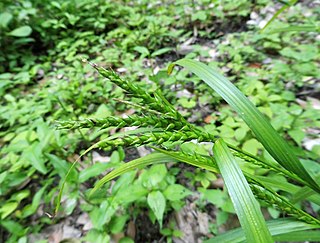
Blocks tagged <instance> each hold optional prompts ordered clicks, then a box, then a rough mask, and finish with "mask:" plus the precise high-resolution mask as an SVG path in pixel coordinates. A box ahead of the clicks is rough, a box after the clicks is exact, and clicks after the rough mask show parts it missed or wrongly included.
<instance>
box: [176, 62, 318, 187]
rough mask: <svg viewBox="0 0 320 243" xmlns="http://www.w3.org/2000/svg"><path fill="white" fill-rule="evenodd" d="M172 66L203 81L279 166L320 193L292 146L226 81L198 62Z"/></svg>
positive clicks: (180, 63) (179, 63)
mask: <svg viewBox="0 0 320 243" xmlns="http://www.w3.org/2000/svg"><path fill="white" fill-rule="evenodd" d="M175 64H178V65H181V66H183V67H185V68H187V69H189V70H190V71H191V72H193V73H194V74H196V75H197V76H198V77H200V78H201V79H202V80H203V81H205V82H206V83H207V84H208V85H209V86H210V87H211V88H212V89H213V90H215V91H216V92H217V93H218V94H219V95H220V96H221V97H222V98H223V99H224V100H225V101H226V102H227V103H228V104H229V105H230V106H231V107H232V108H233V109H234V110H235V111H236V112H237V113H238V114H239V116H240V117H241V118H242V119H243V120H244V121H245V122H246V123H247V125H248V126H249V127H250V129H251V130H252V131H253V133H254V134H255V135H256V137H257V139H258V140H259V141H260V142H261V143H262V145H263V146H264V147H265V148H266V150H267V151H268V152H269V153H270V154H271V155H272V157H273V158H274V159H275V160H276V161H277V162H278V163H279V164H281V165H282V166H283V167H284V168H286V169H287V170H289V171H290V172H292V173H295V174H296V175H297V176H299V177H300V178H302V179H304V181H305V184H307V185H309V186H310V187H312V188H313V189H314V190H316V191H317V192H320V187H319V185H318V184H317V183H316V182H315V181H314V180H313V179H312V177H311V176H310V175H309V173H308V172H307V171H306V169H305V168H304V167H303V165H302V164H301V162H300V161H299V160H298V158H297V157H296V155H295V154H294V152H293V151H292V149H291V147H290V146H289V145H288V144H287V143H286V141H285V140H284V139H283V138H282V137H281V136H280V135H279V134H278V133H277V132H276V130H275V129H274V128H273V127H272V126H271V124H270V122H269V121H268V120H267V118H266V117H265V116H264V115H263V114H262V113H261V112H260V111H259V110H258V109H257V108H256V107H255V106H254V105H253V104H252V102H251V101H250V100H249V99H248V98H247V97H246V96H245V95H244V94H242V93H241V91H240V90H239V89H237V88H236V87H235V86H234V85H233V84H232V83H231V82H230V81H229V80H228V79H226V78H225V77H223V76H222V75H221V74H219V73H218V72H216V71H214V70H213V69H212V68H210V67H208V66H207V65H205V64H203V63H201V62H199V61H195V60H190V59H181V60H178V61H176V62H175ZM170 68H172V67H170Z"/></svg>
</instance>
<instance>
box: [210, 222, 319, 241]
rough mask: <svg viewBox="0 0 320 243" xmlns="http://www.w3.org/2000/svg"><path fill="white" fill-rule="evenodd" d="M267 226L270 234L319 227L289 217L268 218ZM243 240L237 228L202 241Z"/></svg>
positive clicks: (240, 230)
mask: <svg viewBox="0 0 320 243" xmlns="http://www.w3.org/2000/svg"><path fill="white" fill-rule="evenodd" d="M267 226H268V228H269V230H270V233H271V235H272V236H277V235H282V234H290V233H292V232H296V231H302V230H310V229H316V228H320V226H317V225H312V224H307V223H304V222H301V221H297V220H295V219H291V218H285V219H274V220H269V221H267ZM274 240H277V238H276V237H274ZM244 241H245V235H244V232H243V229H242V228H237V229H234V230H230V231H228V232H226V233H224V234H220V235H218V236H216V237H213V238H211V239H209V240H206V241H204V243H219V242H225V243H238V242H244Z"/></svg>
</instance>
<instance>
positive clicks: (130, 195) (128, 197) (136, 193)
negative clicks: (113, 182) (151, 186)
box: [114, 184, 149, 205]
mask: <svg viewBox="0 0 320 243" xmlns="http://www.w3.org/2000/svg"><path fill="white" fill-rule="evenodd" d="M148 192H149V191H148V190H147V189H146V188H145V187H143V186H142V185H141V184H134V185H129V186H127V187H123V188H121V190H119V191H118V192H117V194H116V196H115V198H114V202H116V203H119V204H121V205H127V204H129V203H132V202H135V201H138V200H139V199H143V198H145V197H146V196H147V195H148Z"/></svg>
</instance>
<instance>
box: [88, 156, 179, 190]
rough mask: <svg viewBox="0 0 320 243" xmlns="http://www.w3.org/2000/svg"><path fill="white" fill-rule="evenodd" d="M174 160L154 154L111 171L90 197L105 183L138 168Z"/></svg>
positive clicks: (96, 186)
mask: <svg viewBox="0 0 320 243" xmlns="http://www.w3.org/2000/svg"><path fill="white" fill-rule="evenodd" d="M173 161H174V159H173V158H172V157H170V156H168V155H165V154H161V153H152V154H148V155H147V156H145V157H142V158H139V159H135V160H132V161H130V162H128V163H125V164H123V165H121V166H120V167H118V168H117V169H115V170H113V171H111V172H110V173H109V174H107V175H105V176H104V177H103V178H102V179H101V180H99V181H98V182H97V183H96V185H95V186H94V188H93V189H92V190H91V192H90V194H89V196H91V195H92V194H93V193H94V192H96V191H97V190H98V189H99V188H101V187H102V186H103V185H104V184H105V183H107V182H108V181H110V180H112V179H114V178H116V177H118V176H120V175H122V174H124V173H126V172H128V171H131V170H134V169H137V168H141V167H145V166H147V165H151V164H158V163H166V162H173Z"/></svg>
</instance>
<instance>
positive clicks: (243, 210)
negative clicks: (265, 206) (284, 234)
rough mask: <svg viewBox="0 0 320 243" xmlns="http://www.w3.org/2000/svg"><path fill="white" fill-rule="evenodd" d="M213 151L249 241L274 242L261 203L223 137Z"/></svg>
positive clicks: (216, 143)
mask: <svg viewBox="0 0 320 243" xmlns="http://www.w3.org/2000/svg"><path fill="white" fill-rule="evenodd" d="M213 153H214V156H215V158H216V161H217V164H218V167H219V169H220V172H221V175H222V177H223V180H224V182H225V185H226V187H227V189H228V192H229V195H230V197H231V201H232V203H233V206H234V209H235V211H236V213H237V215H238V218H239V221H240V224H241V226H242V228H243V230H244V234H245V236H246V240H247V242H249V243H250V242H252V243H254V242H261V243H263V242H273V240H272V237H271V234H270V232H269V230H268V228H267V225H266V222H265V220H264V218H263V215H262V213H261V211H260V207H259V204H258V202H257V201H256V199H255V198H254V196H253V193H252V191H251V190H250V187H249V184H248V182H247V181H246V179H245V177H244V175H243V173H242V171H241V169H240V166H239V165H238V164H237V162H236V161H235V159H234V157H233V155H232V154H231V152H230V151H229V148H228V146H227V145H226V144H225V142H224V141H223V140H222V139H218V140H217V141H216V142H215V145H214V147H213Z"/></svg>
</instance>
